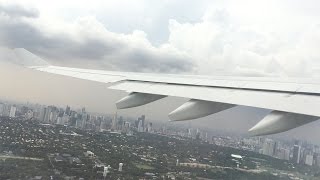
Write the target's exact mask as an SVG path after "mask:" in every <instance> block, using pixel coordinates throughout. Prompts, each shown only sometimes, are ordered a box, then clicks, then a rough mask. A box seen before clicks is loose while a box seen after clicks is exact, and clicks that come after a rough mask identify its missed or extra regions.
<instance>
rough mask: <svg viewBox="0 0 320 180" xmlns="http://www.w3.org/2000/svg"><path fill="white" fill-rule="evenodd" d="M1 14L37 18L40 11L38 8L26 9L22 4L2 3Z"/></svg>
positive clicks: (0, 5) (0, 6)
mask: <svg viewBox="0 0 320 180" xmlns="http://www.w3.org/2000/svg"><path fill="white" fill-rule="evenodd" d="M0 14H1V15H6V16H10V17H13V18H16V17H28V18H36V17H38V16H39V11H38V10H37V9H36V8H32V7H26V6H23V5H20V4H8V3H3V2H2V3H1V2H0Z"/></svg>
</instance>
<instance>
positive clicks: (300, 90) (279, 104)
mask: <svg viewBox="0 0 320 180" xmlns="http://www.w3.org/2000/svg"><path fill="white" fill-rule="evenodd" d="M15 52H16V54H17V56H18V58H19V59H21V60H22V61H23V63H24V65H25V66H28V67H29V68H32V69H35V70H38V71H43V72H47V73H52V74H59V75H64V76H70V77H74V78H79V79H84V80H90V81H96V82H99V83H112V84H111V86H109V88H111V89H116V90H122V91H127V92H130V93H129V95H128V96H127V97H124V98H123V99H121V100H119V101H118V102H117V104H116V105H117V107H118V109H124V108H131V107H136V106H140V105H144V104H147V103H150V102H153V101H156V100H158V99H161V98H164V97H166V96H175V97H183V98H188V99H190V101H188V102H187V103H185V104H183V105H181V106H180V107H178V108H177V109H176V110H174V111H172V112H171V113H170V114H169V118H170V119H171V120H173V121H179V120H189V119H196V118H200V117H204V116H207V115H210V114H214V113H217V112H220V111H223V110H226V109H229V108H232V107H234V106H237V105H242V106H250V107H257V108H263V109H269V110H273V111H272V112H271V113H270V114H269V115H267V116H266V117H265V118H264V119H262V120H261V121H260V122H259V123H258V124H256V125H255V126H254V127H253V128H251V129H250V130H249V132H250V133H251V134H252V135H266V134H273V133H279V132H283V131H287V130H289V129H292V128H295V127H298V126H301V125H304V124H306V123H309V122H312V121H315V120H317V119H319V117H320V111H319V109H318V107H320V83H319V82H320V81H318V80H315V79H292V78H287V79H279V78H276V79H272V78H249V77H247V78H244V77H224V76H223V77H212V76H195V75H173V74H148V73H132V72H113V71H101V70H90V69H79V68H69V67H59V66H51V65H48V64H46V63H45V62H43V61H41V60H39V58H35V56H34V55H33V54H31V53H30V52H28V51H26V50H24V49H15ZM33 59H36V60H35V61H34V60H33Z"/></svg>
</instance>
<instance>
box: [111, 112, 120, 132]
mask: <svg viewBox="0 0 320 180" xmlns="http://www.w3.org/2000/svg"><path fill="white" fill-rule="evenodd" d="M117 125H118V114H117V112H116V114H115V115H114V116H113V119H112V126H111V129H112V130H117Z"/></svg>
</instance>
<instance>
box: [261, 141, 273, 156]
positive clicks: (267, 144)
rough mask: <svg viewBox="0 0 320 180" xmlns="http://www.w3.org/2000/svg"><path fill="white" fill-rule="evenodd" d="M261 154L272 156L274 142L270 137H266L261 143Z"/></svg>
mask: <svg viewBox="0 0 320 180" xmlns="http://www.w3.org/2000/svg"><path fill="white" fill-rule="evenodd" d="M262 149H263V154H264V155H267V156H273V155H274V150H275V142H274V141H273V140H271V139H266V140H265V141H264V143H263V148H262Z"/></svg>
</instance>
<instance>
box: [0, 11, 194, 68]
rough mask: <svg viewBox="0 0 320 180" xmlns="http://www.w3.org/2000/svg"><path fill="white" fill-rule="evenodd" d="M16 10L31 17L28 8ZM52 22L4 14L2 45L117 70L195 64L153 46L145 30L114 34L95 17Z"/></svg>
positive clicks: (0, 30) (0, 34)
mask: <svg viewBox="0 0 320 180" xmlns="http://www.w3.org/2000/svg"><path fill="white" fill-rule="evenodd" d="M14 7H15V6H14ZM17 7H19V6H17ZM11 9H14V8H11ZM7 11H8V12H9V10H8V8H7V10H6V12H7ZM10 12H11V11H10ZM12 12H14V13H11V14H16V15H18V14H20V15H24V16H27V15H29V16H31V14H27V11H25V9H24V8H15V9H14V10H12ZM30 13H31V12H30ZM50 25H52V24H50ZM50 25H49V24H43V21H40V20H39V18H34V19H31V20H30V19H27V20H26V19H24V18H21V17H20V18H19V17H18V16H15V17H10V18H8V17H5V15H0V40H1V42H0V44H1V45H2V46H5V47H11V48H16V47H21V48H25V49H28V50H29V51H31V52H33V53H35V54H37V55H40V56H41V57H43V58H45V59H50V60H53V61H55V62H56V63H60V64H63V63H65V64H68V63H69V64H72V63H74V64H78V62H81V63H82V64H86V63H88V62H89V63H92V64H95V65H96V66H100V67H101V66H104V67H103V68H112V69H115V70H127V71H144V72H171V73H173V72H190V71H192V69H193V67H194V64H193V63H192V60H191V58H190V57H188V56H187V55H185V54H182V53H180V52H177V51H175V50H174V49H172V48H165V47H154V46H152V45H151V43H150V42H149V41H148V40H147V39H146V37H145V36H146V35H145V33H144V32H142V31H134V32H133V33H132V34H117V33H112V32H110V31H108V30H107V29H106V28H105V27H104V25H102V24H101V23H100V22H98V21H97V20H96V19H95V18H93V17H85V18H79V19H78V20H76V21H75V22H74V23H71V24H68V23H65V22H62V23H61V22H59V23H58V24H57V26H59V27H58V28H56V27H50ZM81 63H79V64H81Z"/></svg>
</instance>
